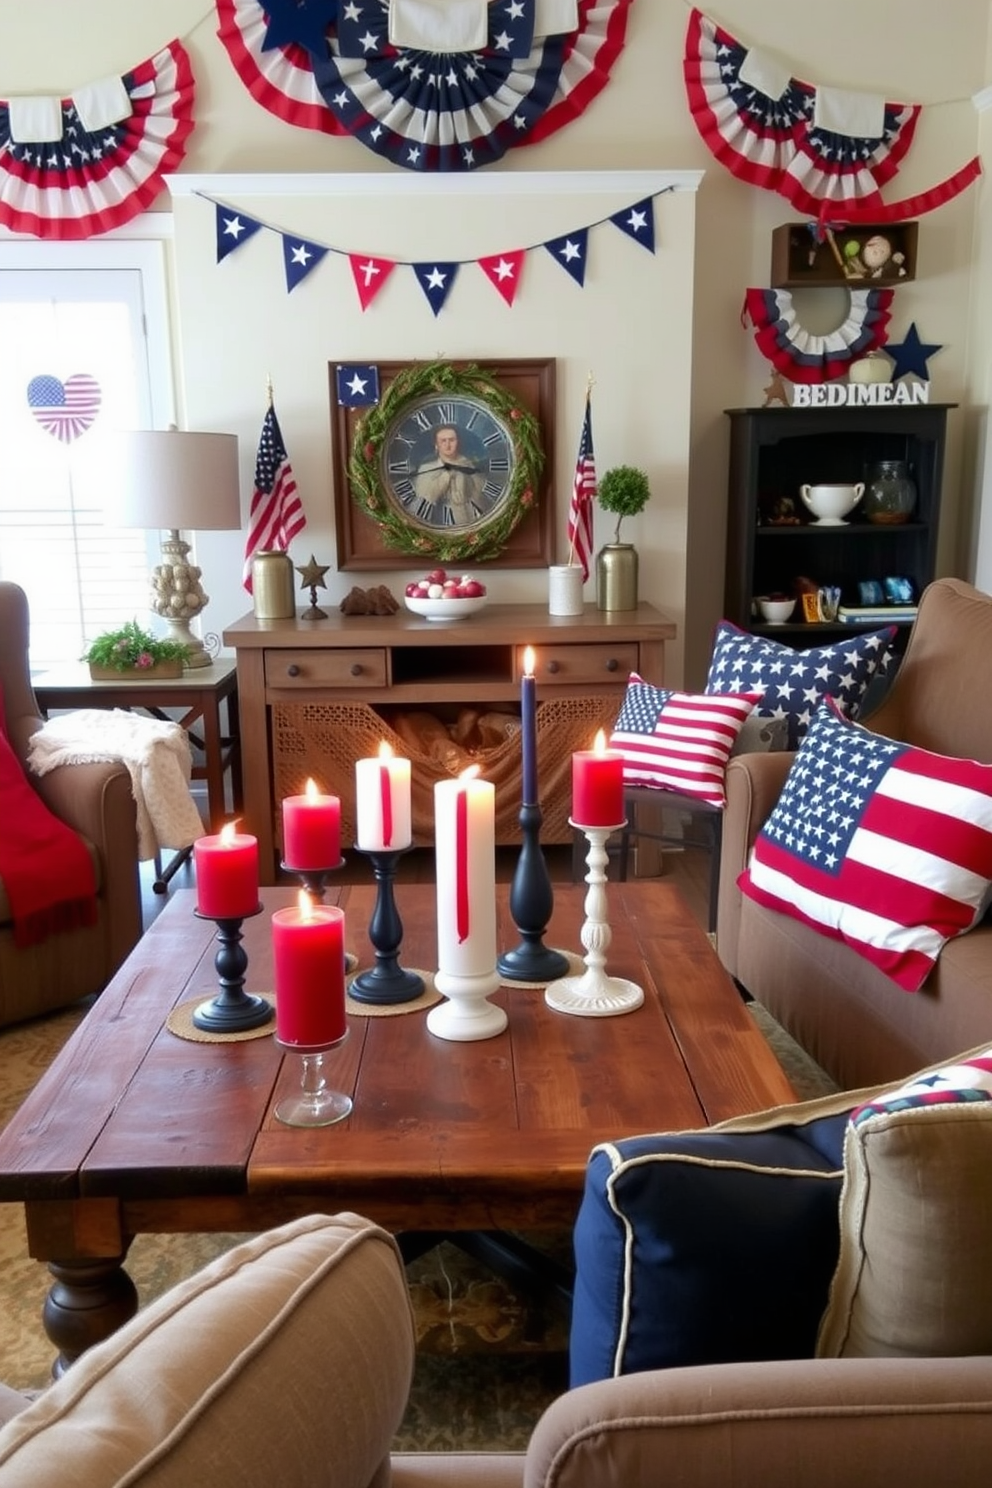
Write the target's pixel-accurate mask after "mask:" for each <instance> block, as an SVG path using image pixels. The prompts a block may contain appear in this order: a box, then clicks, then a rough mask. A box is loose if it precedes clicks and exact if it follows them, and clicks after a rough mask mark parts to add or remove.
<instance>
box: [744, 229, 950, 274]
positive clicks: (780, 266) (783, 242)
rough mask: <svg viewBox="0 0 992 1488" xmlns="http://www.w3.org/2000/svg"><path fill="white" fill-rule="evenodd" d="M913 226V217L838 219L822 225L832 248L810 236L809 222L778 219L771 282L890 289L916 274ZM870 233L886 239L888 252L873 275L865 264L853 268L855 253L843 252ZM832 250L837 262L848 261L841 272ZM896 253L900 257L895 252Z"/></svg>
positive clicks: (857, 261) (916, 233) (856, 262)
mask: <svg viewBox="0 0 992 1488" xmlns="http://www.w3.org/2000/svg"><path fill="white" fill-rule="evenodd" d="M919 227H920V225H919V223H918V222H885V223H871V222H859V223H857V224H856V225H853V224H852V225H851V226H849V227H842V226H840V225H838V226H836V227H833V228H830V229H828V231H829V232H830V233H832V235H833V243H834V247H836V250H837V252H836V253H835V252H834V248H833V247H831V244H830V241H829V240H828V238H826V237H824V239H823V241H822V242H817V241H816V238H815V237H814V236H813V233H812V231H811V230H810V228H811V224H810V223H808V222H783V224H782V226H781V227H776V228H775V230H774V232H773V233H772V273H771V283H772V287H773V288H774V289H799V288H803V287H808V288H813V289H825V288H828V287H830V286H836V285H841V284H843V285H846V286H847V288H848V289H894V288H895V287H896V286H897V285H899V284H909V283H910V282H911V281H912V280H913V279H915V278H916V249H917V241H918V238H919ZM873 237H883V238H887V239H888V241H889V243H891V245H892V254H893V257H892V258H890V259H889V261H888V263H887V264H885V265H884V267H883V268H882V269H881V271H880V272H879V273H878V274H877V275H876V274H873V273H871V272H870V271H867V270H863V271H861V272H857V270H858V266H859V264H860V259H859V258H858V257H854V258H851V257H849V252H850V250H851V249H852V248H853V247H854V246H855V245H856V247H857V250H858V251H860V249H861V248H863V246H864V244H865V243H867V242H868V240H869V239H870V238H873ZM838 254H839V255H840V258H841V260H843V264H846V265H849V268H848V271H847V272H845V269H844V267H843V266H842V264H841V263H839V262H838V258H837V255H838ZM900 254H901V255H902V260H901V262H899V261H897V257H896V256H897V255H900ZM852 269H853V270H855V272H852V271H851V270H852ZM900 270H902V271H904V272H900Z"/></svg>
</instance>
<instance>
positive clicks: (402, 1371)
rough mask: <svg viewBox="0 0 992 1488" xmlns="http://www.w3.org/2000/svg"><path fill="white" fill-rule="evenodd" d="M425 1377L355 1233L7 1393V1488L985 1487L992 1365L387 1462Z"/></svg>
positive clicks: (165, 1313)
mask: <svg viewBox="0 0 992 1488" xmlns="http://www.w3.org/2000/svg"><path fill="white" fill-rule="evenodd" d="M413 1363H414V1331H413V1323H412V1317H411V1309H410V1302H409V1296H408V1293H407V1288H406V1282H405V1277H404V1273H403V1267H402V1263H401V1261H400V1257H399V1252H398V1249H397V1247H396V1244H395V1242H394V1241H393V1240H392V1238H391V1237H390V1236H389V1235H388V1234H386V1232H385V1231H383V1230H381V1229H379V1228H378V1227H377V1226H375V1225H372V1224H370V1223H369V1222H368V1221H367V1220H364V1219H361V1218H359V1217H358V1216H356V1215H350V1214H339V1215H336V1216H331V1217H321V1216H311V1217H309V1218H305V1219H301V1220H296V1221H294V1222H292V1223H291V1224H288V1225H284V1226H282V1227H280V1228H279V1229H275V1230H272V1231H270V1232H269V1233H268V1234H265V1235H259V1236H255V1237H254V1238H253V1239H251V1240H249V1241H246V1242H245V1243H244V1244H242V1245H240V1246H238V1247H236V1248H235V1249H234V1250H231V1251H229V1252H228V1253H227V1254H226V1255H224V1256H222V1257H220V1259H219V1260H217V1261H215V1262H213V1263H212V1264H211V1265H210V1266H208V1267H207V1268H205V1270H203V1271H201V1272H200V1273H199V1274H198V1275H197V1276H194V1277H191V1278H190V1279H189V1280H188V1281H184V1282H181V1283H180V1284H179V1285H178V1286H176V1287H174V1288H173V1290H172V1291H171V1292H169V1293H168V1294H167V1295H166V1296H164V1297H162V1298H160V1299H159V1300H158V1301H157V1302H154V1303H152V1304H151V1305H150V1306H149V1307H148V1308H147V1309H146V1310H145V1311H144V1312H141V1313H139V1314H138V1316H137V1317H135V1318H133V1319H132V1320H131V1322H129V1323H128V1324H126V1325H125V1326H124V1327H123V1328H122V1329H121V1330H120V1332H118V1333H116V1334H115V1335H113V1337H111V1338H110V1339H108V1340H107V1341H106V1342H105V1343H103V1344H100V1345H98V1346H97V1347H96V1348H94V1349H92V1350H91V1351H90V1352H89V1353H88V1354H85V1355H84V1356H83V1357H82V1358H81V1359H80V1360H79V1361H78V1362H77V1363H76V1364H74V1365H73V1366H72V1368H71V1369H70V1370H68V1371H67V1372H66V1374H65V1375H64V1376H63V1378H62V1379H61V1380H59V1382H58V1383H57V1384H55V1385H53V1386H52V1387H51V1388H50V1389H49V1390H48V1391H46V1392H45V1393H44V1394H43V1395H42V1396H41V1398H40V1399H38V1400H37V1401H35V1402H34V1403H33V1404H28V1405H26V1403H25V1401H24V1399H23V1398H22V1397H20V1396H18V1395H16V1394H15V1393H14V1392H13V1391H9V1390H3V1389H2V1388H0V1423H2V1422H3V1420H4V1419H6V1420H7V1423H8V1424H7V1425H6V1426H4V1427H3V1429H0V1483H2V1484H3V1485H4V1488H49V1485H50V1484H51V1483H52V1482H53V1481H56V1480H58V1477H59V1474H60V1473H61V1475H62V1476H63V1477H66V1476H68V1478H70V1479H71V1481H72V1482H73V1484H76V1485H79V1488H112V1485H118V1484H124V1483H125V1482H126V1483H127V1484H129V1485H131V1488H189V1485H190V1484H196V1483H204V1484H207V1483H209V1484H210V1488H226V1485H228V1484H230V1485H231V1488H235V1485H236V1488H273V1485H275V1484H278V1485H279V1488H389V1485H390V1484H392V1488H434V1485H461V1488H654V1485H655V1484H661V1483H665V1484H667V1483H671V1484H676V1483H677V1484H679V1485H680V1488H715V1485H718V1484H719V1485H720V1488H796V1485H797V1484H801V1485H803V1488H844V1485H849V1488H861V1485H863V1484H865V1483H872V1482H880V1481H891V1482H894V1483H898V1484H899V1485H900V1488H930V1485H931V1484H932V1483H933V1481H934V1480H938V1481H940V1482H944V1483H953V1484H954V1485H956V1488H970V1485H972V1484H974V1485H975V1488H977V1485H978V1484H979V1483H983V1482H984V1481H985V1473H986V1471H987V1463H988V1456H989V1452H990V1451H992V1358H984V1357H970V1358H962V1359H951V1358H938V1359H927V1360H925V1361H922V1360H917V1359H897V1358H896V1359H894V1358H872V1359H848V1358H843V1359H815V1360H790V1361H788V1362H786V1363H783V1364H778V1363H765V1364H740V1365H738V1364H726V1365H718V1366H713V1367H697V1368H692V1369H670V1370H663V1371H657V1372H648V1373H644V1374H635V1375H628V1376H625V1377H623V1378H619V1379H610V1380H606V1381H603V1382H602V1383H598V1384H594V1385H586V1386H583V1387H582V1388H581V1389H577V1390H572V1391H569V1392H567V1393H566V1394H564V1395H562V1396H561V1397H560V1398H559V1399H558V1400H557V1401H555V1402H554V1404H553V1405H551V1407H550V1408H549V1409H548V1410H547V1411H546V1412H545V1414H544V1416H543V1417H542V1419H541V1420H540V1422H539V1423H538V1425H537V1428H536V1430H535V1431H534V1433H533V1436H532V1438H531V1442H530V1445H529V1447H528V1449H527V1452H526V1454H524V1453H499V1452H496V1453H489V1454H487V1453H481V1452H475V1453H452V1454H446V1455H440V1454H435V1453H429V1454H426V1453H425V1454H423V1455H415V1454H403V1455H391V1453H390V1448H391V1444H392V1440H393V1436H394V1433H395V1431H396V1430H397V1428H398V1426H399V1423H400V1421H401V1419H402V1416H403V1412H404V1409H405V1405H406V1399H407V1392H408V1390H409V1386H410V1380H411V1376H412V1371H413Z"/></svg>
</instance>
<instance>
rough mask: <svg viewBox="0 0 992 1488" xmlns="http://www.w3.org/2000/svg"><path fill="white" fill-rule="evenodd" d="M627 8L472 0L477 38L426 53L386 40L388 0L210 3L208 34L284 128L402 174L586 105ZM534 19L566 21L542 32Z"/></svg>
mask: <svg viewBox="0 0 992 1488" xmlns="http://www.w3.org/2000/svg"><path fill="white" fill-rule="evenodd" d="M630 4H631V0H571V4H568V3H563V0H555V3H552V4H549V3H548V0H493V3H492V4H489V5H488V6H486V5H485V4H482V3H481V0H480V5H481V9H482V10H483V11H485V12H487V14H486V16H485V18H484V19H485V21H486V25H487V34H486V36H485V39H484V44H483V45H481V46H479V47H477V48H473V47H471V46H469V45H464V44H462V43H458V42H456V41H455V40H454V39H452V40H451V41H450V43H444V44H442V43H440V42H439V43H438V44H437V49H436V50H428V49H425V48H422V47H409V46H402V45H397V44H395V43H394V42H392V41H391V40H390V25H391V24H394V25H395V17H396V14H397V11H396V7H395V0H394V5H393V7H391V5H390V3H389V0H349V3H348V4H335V3H334V0H278V3H276V0H272V3H270V4H266V5H264V6H263V5H262V4H261V3H259V0H217V14H218V18H219V21H220V25H219V27H218V32H217V34H218V36H219V37H220V40H221V42H222V43H223V45H224V47H225V49H226V50H227V53H228V55H229V56H230V58H231V61H232V63H233V64H234V67H235V69H236V71H237V73H238V76H239V77H240V78H241V80H242V82H243V83H244V85H245V87H246V88H247V89H248V91H249V93H250V94H251V95H252V97H253V98H254V99H256V101H257V102H258V103H260V104H261V105H262V106H263V107H264V108H266V109H268V110H269V111H270V112H271V113H273V114H275V115H276V116H277V117H278V118H280V119H283V120H285V121H286V122H287V123H290V124H296V125H298V126H300V127H301V128H304V129H317V130H322V131H323V132H324V133H326V134H331V135H347V136H350V137H351V138H354V139H357V140H359V141H360V142H361V143H362V144H363V145H365V146H366V147H367V148H368V149H370V150H372V151H374V153H375V154H377V155H381V156H383V157H385V158H386V159H388V160H390V161H392V163H393V164H394V165H399V166H403V167H404V168H406V169H408V170H416V171H467V170H475V169H477V168H478V167H479V166H484V165H490V164H492V162H493V161H495V160H499V159H500V158H501V157H502V156H503V155H504V154H505V153H506V151H507V150H509V149H512V148H514V147H516V146H518V145H529V144H535V143H537V142H538V141H539V140H544V139H547V138H548V136H549V135H551V134H553V133H554V132H555V131H556V130H558V129H560V128H562V126H563V125H565V124H567V123H569V122H570V121H571V120H572V119H575V118H578V116H579V115H580V114H581V113H583V111H584V110H585V109H586V107H587V106H588V104H589V103H590V102H591V101H592V99H593V98H595V97H596V95H597V94H598V93H599V92H600V91H601V89H602V88H603V87H604V86H605V84H606V82H607V80H608V78H609V75H610V69H611V68H612V66H613V63H614V61H615V60H616V58H617V56H618V55H619V53H620V51H621V50H622V48H623V44H624V39H625V35H626V27H627V13H628V11H629V9H630ZM270 12H273V13H274V14H272V15H270ZM442 14H443V13H442ZM452 14H454V12H452ZM545 16H551V17H552V19H551V21H550V22H546V24H553V25H557V24H568V23H569V21H571V23H572V24H574V26H575V29H573V30H570V31H557V32H555V33H553V34H550V33H549V34H546V35H541V34H539V33H538V32H537V31H536V30H535V27H536V26H538V25H539V24H541V18H542V17H545ZM566 16H567V17H568V18H569V19H568V21H564V20H562V19H560V18H561V17H566ZM555 17H559V19H558V20H555V19H554V18H555ZM332 22H333V24H332ZM452 24H453V22H452V21H451V18H450V16H449V18H448V19H447V20H446V21H445V25H447V26H450V25H452ZM321 33H323V45H322V46H319V45H318V44H317V43H318V38H319V37H320V35H321ZM394 34H395V32H394ZM292 37H295V38H297V39H289V38H292ZM470 39H474V40H480V39H481V38H479V37H475V38H470Z"/></svg>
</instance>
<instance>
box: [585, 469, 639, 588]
mask: <svg viewBox="0 0 992 1488" xmlns="http://www.w3.org/2000/svg"><path fill="white" fill-rule="evenodd" d="M650 495H651V487H650V486H649V485H648V478H647V473H646V472H645V471H643V470H638V469H637V467H636V466H634V465H615V466H614V467H613V469H612V470H608V471H607V472H606V474H605V475H604V476H603V478H602V480H601V481H600V482H599V488H598V491H597V498H598V500H599V504H600V506H601V507H602V508H603V510H604V511H608V512H612V513H613V515H614V516H615V517H616V519H617V525H616V531H615V532H614V534H613V541H612V542H611V543H606V544H605V546H604V547H602V548H600V550H599V552H598V553H597V555H596V603H597V605H598V606H599V608H600V609H601V610H633V609H636V607H637V549H636V548H635V547H634V546H633V544H632V543H622V542H621V541H620V525H621V523H622V522H623V519H624V517H636V516H637V514H638V513H639V512H642V511H643V510H644V508H645V506H646V505H647V502H648V497H649V496H650Z"/></svg>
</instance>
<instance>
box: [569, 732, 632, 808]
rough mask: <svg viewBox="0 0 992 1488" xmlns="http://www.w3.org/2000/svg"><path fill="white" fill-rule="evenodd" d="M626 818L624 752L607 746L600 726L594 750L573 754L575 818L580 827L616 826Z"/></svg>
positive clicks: (573, 805) (583, 750) (584, 750)
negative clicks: (624, 803)
mask: <svg viewBox="0 0 992 1488" xmlns="http://www.w3.org/2000/svg"><path fill="white" fill-rule="evenodd" d="M623 818H624V810H623V755H622V754H620V753H619V751H618V750H616V749H607V747H606V735H605V734H604V733H603V730H602V729H600V730H599V733H598V734H597V735H596V742H595V745H594V747H593V748H592V749H580V750H578V751H577V752H576V753H575V754H573V755H572V820H573V822H575V824H576V826H578V827H617V826H619V825H620V823H621V822H622V821H623Z"/></svg>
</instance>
